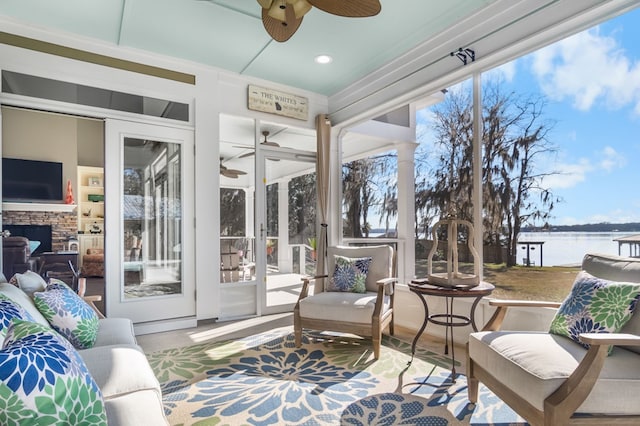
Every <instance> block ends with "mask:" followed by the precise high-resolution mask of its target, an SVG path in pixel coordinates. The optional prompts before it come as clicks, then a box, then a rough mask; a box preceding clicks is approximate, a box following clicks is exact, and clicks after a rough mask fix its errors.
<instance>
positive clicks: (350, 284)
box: [325, 255, 371, 293]
mask: <svg viewBox="0 0 640 426" xmlns="http://www.w3.org/2000/svg"><path fill="white" fill-rule="evenodd" d="M333 258H334V264H335V268H334V270H333V275H332V276H331V279H330V280H329V281H328V283H327V288H326V289H325V291H348V292H353V293H364V292H365V291H367V288H366V286H365V283H366V280H367V273H368V272H369V265H370V264H371V257H357V258H351V257H345V256H338V255H334V256H333Z"/></svg>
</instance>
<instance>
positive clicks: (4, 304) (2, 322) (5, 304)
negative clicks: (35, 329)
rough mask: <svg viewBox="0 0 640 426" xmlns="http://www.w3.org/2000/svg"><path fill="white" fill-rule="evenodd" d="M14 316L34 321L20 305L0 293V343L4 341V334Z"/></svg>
mask: <svg viewBox="0 0 640 426" xmlns="http://www.w3.org/2000/svg"><path fill="white" fill-rule="evenodd" d="M14 318H17V319H21V320H26V321H30V322H35V320H34V319H33V317H32V316H31V315H30V314H29V313H28V312H27V311H25V310H24V308H23V307H22V306H20V305H19V304H17V303H16V302H14V301H13V300H11V299H9V298H8V297H7V296H5V295H4V294H0V345H1V344H2V342H3V341H4V336H5V335H6V334H7V329H8V328H9V326H10V325H11V320H13V319H14Z"/></svg>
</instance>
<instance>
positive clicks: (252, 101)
mask: <svg viewBox="0 0 640 426" xmlns="http://www.w3.org/2000/svg"><path fill="white" fill-rule="evenodd" d="M247 98H248V101H249V102H248V104H249V105H248V107H249V109H251V110H254V111H262V112H268V113H270V114H277V115H282V116H285V117H291V118H297V119H298V120H307V119H308V117H309V100H308V99H307V98H304V97H302V96H297V95H292V94H290V93H284V92H280V91H277V90H272V89H267V88H264V87H258V86H254V85H249V93H248V96H247Z"/></svg>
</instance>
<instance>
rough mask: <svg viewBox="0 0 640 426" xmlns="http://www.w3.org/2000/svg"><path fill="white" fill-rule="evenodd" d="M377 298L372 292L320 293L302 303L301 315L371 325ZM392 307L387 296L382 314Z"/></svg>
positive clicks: (303, 300)
mask: <svg viewBox="0 0 640 426" xmlns="http://www.w3.org/2000/svg"><path fill="white" fill-rule="evenodd" d="M376 296H377V295H376V293H372V292H367V293H363V294H360V293H347V292H325V293H320V294H316V295H314V296H313V297H307V298H305V299H302V300H301V301H300V315H301V316H302V317H304V318H313V319H321V320H331V321H335V320H338V321H345V322H354V323H359V324H371V316H372V315H373V310H374V308H375V305H376ZM390 307H391V300H390V297H389V296H385V297H384V300H383V306H382V312H386V311H388V310H389V308H390Z"/></svg>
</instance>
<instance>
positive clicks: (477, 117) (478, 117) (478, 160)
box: [472, 72, 484, 280]
mask: <svg viewBox="0 0 640 426" xmlns="http://www.w3.org/2000/svg"><path fill="white" fill-rule="evenodd" d="M472 198H473V228H474V240H475V246H476V250H477V251H478V257H479V258H480V265H479V270H476V275H478V276H479V277H480V280H482V270H483V268H482V265H483V263H484V253H483V241H482V234H483V232H482V85H481V78H480V73H477V72H476V73H474V74H473V196H472Z"/></svg>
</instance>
